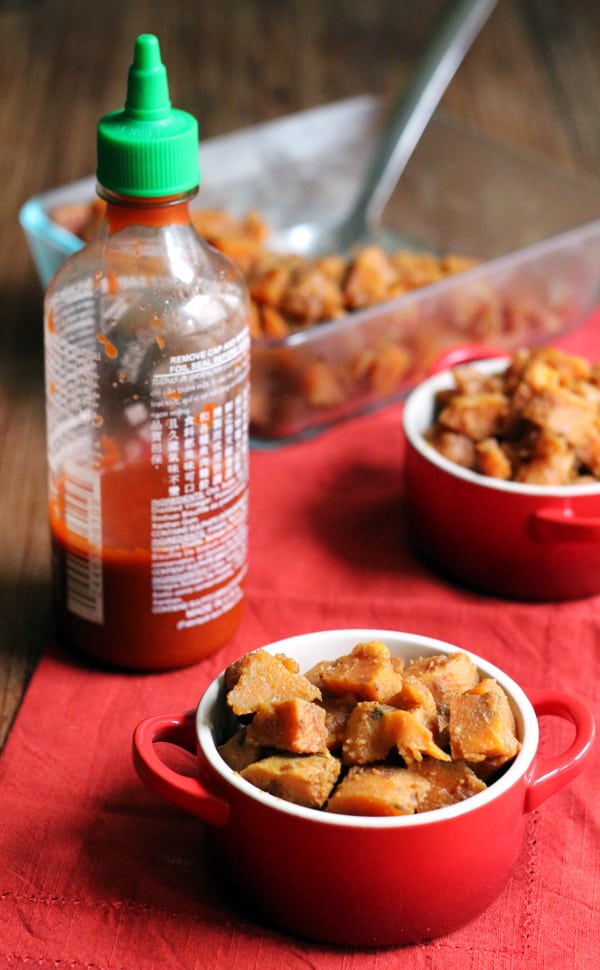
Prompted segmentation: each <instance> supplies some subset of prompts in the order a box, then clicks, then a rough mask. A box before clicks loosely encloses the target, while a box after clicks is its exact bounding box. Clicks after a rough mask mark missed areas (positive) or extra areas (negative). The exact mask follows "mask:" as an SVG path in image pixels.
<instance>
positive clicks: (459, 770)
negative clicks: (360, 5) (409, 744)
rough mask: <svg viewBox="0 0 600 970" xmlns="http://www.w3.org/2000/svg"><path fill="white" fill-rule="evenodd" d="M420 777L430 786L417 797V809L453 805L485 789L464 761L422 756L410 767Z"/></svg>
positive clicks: (426, 809)
mask: <svg viewBox="0 0 600 970" xmlns="http://www.w3.org/2000/svg"><path fill="white" fill-rule="evenodd" d="M411 771H414V772H416V774H418V776H419V777H420V778H425V779H426V780H427V781H428V782H429V783H430V786H431V787H430V788H429V789H428V790H426V791H424V792H423V794H422V795H420V797H419V799H418V805H419V807H418V811H419V812H429V811H431V810H432V809H434V808H443V807H444V806H445V805H454V804H455V802H462V801H463V800H464V799H465V798H470V797H471V795H475V794H476V793H477V792H480V791H485V787H486V786H485V784H484V782H483V781H481V779H480V778H478V777H477V775H476V774H475V772H474V771H473V769H472V768H470V767H469V766H468V765H466V764H465V763H464V761H437V760H436V759H435V758H423V761H421V762H420V763H419V764H415V765H413V766H412V767H411Z"/></svg>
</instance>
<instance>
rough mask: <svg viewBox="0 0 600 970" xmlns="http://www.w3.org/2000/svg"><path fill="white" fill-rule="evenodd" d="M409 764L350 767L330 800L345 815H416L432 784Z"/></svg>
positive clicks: (329, 807) (330, 808)
mask: <svg viewBox="0 0 600 970" xmlns="http://www.w3.org/2000/svg"><path fill="white" fill-rule="evenodd" d="M430 787H431V786H430V783H429V782H428V781H427V779H426V778H421V777H419V775H417V774H416V773H415V772H413V771H408V770H407V769H406V768H391V767H389V768H388V767H386V766H383V765H382V766H375V767H369V768H360V767H356V768H350V770H349V772H348V774H347V775H346V777H345V778H344V779H343V780H342V781H341V782H340V784H339V785H338V787H337V788H336V790H335V791H334V793H333V795H332V796H331V798H330V799H329V802H328V804H327V811H328V812H336V813H339V814H341V815H413V814H414V813H415V812H416V811H417V809H418V806H419V801H420V799H422V798H423V797H424V796H425V794H426V793H427V791H428V790H429V788H430Z"/></svg>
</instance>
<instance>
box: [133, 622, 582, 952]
mask: <svg viewBox="0 0 600 970" xmlns="http://www.w3.org/2000/svg"><path fill="white" fill-rule="evenodd" d="M373 639H377V640H383V641H384V642H385V643H387V644H388V646H389V648H390V650H391V651H392V653H393V654H396V655H398V656H402V657H404V658H407V659H408V658H411V657H417V656H426V655H434V654H438V653H449V652H452V651H453V650H456V649H458V648H457V647H453V646H451V645H449V644H447V643H444V642H441V641H438V640H432V639H430V638H426V637H420V636H415V635H412V634H406V633H394V632H389V631H381V630H336V631H327V632H323V633H313V634H308V635H306V636H299V637H292V638H290V639H288V640H281V641H279V642H277V643H274V644H271V645H270V646H268V647H266V648H265V649H267V650H270V651H271V652H273V653H285V654H286V655H288V656H290V657H293V658H294V659H296V660H297V661H298V663H299V664H300V669H301V670H307V669H309V668H310V667H311V666H312V665H313V664H314V663H316V662H317V661H319V660H322V659H333V658H335V657H337V656H340V655H342V654H344V653H347V652H349V651H350V650H351V649H352V647H353V646H354V645H355V644H356V643H359V642H363V641H368V640H373ZM473 660H474V662H475V663H476V665H477V666H478V668H479V670H480V671H481V673H482V674H483V675H485V676H489V677H494V678H495V679H496V680H497V681H498V683H499V684H501V685H502V687H503V688H504V690H505V691H506V693H507V694H508V697H509V699H510V703H511V705H512V707H513V710H514V712H515V716H516V721H517V726H518V733H519V736H520V739H521V741H522V748H521V751H520V753H519V754H518V756H517V757H516V759H515V761H514V762H513V763H512V764H511V766H510V767H509V768H508V770H507V771H506V772H505V774H504V775H502V777H501V778H499V779H498V780H497V781H496V782H494V783H493V784H492V785H490V787H489V788H488V789H487V790H486V791H484V792H480V793H478V794H476V795H474V796H472V797H471V798H469V799H467V800H465V801H463V802H461V803H459V804H457V805H453V806H450V807H448V808H442V809H436V810H435V811H431V812H425V813H423V814H420V815H411V816H401V817H395V818H363V817H353V816H344V815H334V814H328V813H325V812H321V811H317V810H315V809H308V808H303V807H299V806H297V805H293V804H291V803H289V802H286V801H283V800H282V799H280V798H277V797H275V796H273V795H270V794H267V793H265V792H262V791H260V790H259V789H257V788H255V787H254V786H253V785H251V784H250V783H249V782H247V781H245V780H244V779H243V778H241V777H240V776H239V775H237V774H236V773H235V772H234V771H232V770H231V769H230V768H229V767H228V766H227V765H226V764H225V762H224V761H223V759H222V758H221V757H220V755H219V753H218V751H217V747H216V745H217V743H219V742H220V740H221V737H222V730H223V720H224V718H223V711H224V687H223V675H220V676H219V677H217V678H216V679H215V680H214V681H213V682H212V683H211V684H210V686H209V687H208V689H207V690H206V692H205V694H204V695H203V697H202V699H201V701H200V704H199V706H198V709H197V711H196V712H191V713H182V714H175V715H164V716H162V715H161V716H158V717H151V718H148V719H147V720H145V721H143V722H142V723H141V724H140V725H139V726H138V728H137V730H136V732H135V736H134V762H135V765H136V768H137V771H138V773H139V775H140V776H141V778H142V780H143V781H144V782H145V783H146V784H147V785H148V787H149V788H151V789H152V790H153V791H155V792H157V793H158V794H159V795H161V796H163V797H164V798H166V799H167V800H168V801H170V802H173V803H175V804H176V805H178V806H179V807H181V808H183V809H185V810H187V811H189V812H192V813H193V814H194V815H197V816H198V817H199V818H201V819H203V820H204V821H205V822H208V823H209V824H210V825H211V826H212V835H211V838H210V842H211V844H212V845H213V849H214V852H215V855H216V858H217V860H218V865H219V868H220V869H221V870H222V871H223V872H224V873H225V875H226V878H227V880H228V882H229V884H230V885H231V887H232V888H233V889H235V890H237V891H238V892H239V893H240V894H241V895H242V896H243V898H244V899H245V900H246V901H247V902H248V903H249V904H250V905H251V906H252V908H253V910H254V911H255V912H256V913H257V914H258V915H259V916H260V918H261V919H262V920H264V921H265V922H268V923H269V924H271V925H274V926H277V927H279V928H280V929H283V930H284V931H287V932H290V933H293V934H295V935H299V936H303V937H308V938H311V939H315V940H320V941H325V942H329V943H337V944H343V945H355V946H386V945H397V944H404V943H411V942H416V941H419V940H427V939H431V938H432V937H436V936H440V935H442V934H444V933H448V932H450V931H451V930H454V929H455V928H457V927H458V926H460V925H461V924H464V923H466V922H468V921H469V920H471V919H472V918H473V917H475V916H476V915H477V914H478V913H480V912H481V911H482V910H483V909H484V908H485V907H486V906H487V905H488V904H489V903H491V902H492V900H493V899H494V898H495V897H496V896H497V895H498V894H499V893H500V892H501V891H502V889H503V887H504V885H505V884H506V882H507V880H508V878H509V876H510V874H511V872H512V870H513V867H514V865H515V863H516V860H517V857H518V855H519V850H520V846H521V841H522V837H523V831H524V827H525V822H526V817H527V813H528V812H530V811H531V810H532V809H534V808H537V806H538V805H540V804H541V803H542V802H543V801H544V800H545V799H546V798H548V796H550V795H552V794H553V793H554V792H556V791H558V790H559V789H560V788H562V786H563V785H565V784H566V783H567V782H569V781H570V780H571V779H573V778H574V777H575V776H576V775H577V774H578V773H579V772H580V771H581V769H582V767H583V765H584V762H585V761H586V759H587V757H588V755H589V754H590V751H591V747H592V743H593V736H594V722H593V718H592V715H591V713H590V712H589V711H588V709H587V708H586V707H585V706H584V705H582V704H581V703H580V702H578V701H577V700H575V699H574V698H572V697H568V696H565V695H564V694H562V693H558V692H554V691H531V692H530V693H529V695H526V694H525V693H524V691H523V690H522V689H521V688H520V687H519V686H517V684H516V683H514V681H512V680H511V679H510V678H509V677H507V675H506V674H504V673H502V672H501V671H500V670H498V669H496V668H495V667H493V666H492V665H491V664H489V663H487V662H486V661H485V660H481V659H480V658H478V657H475V656H473ZM546 714H549V715H555V716H557V717H559V718H563V719H565V720H567V721H571V722H572V723H573V724H574V725H575V737H574V739H573V741H572V743H571V744H570V745H569V747H568V748H567V750H566V751H565V752H564V753H562V754H560V755H557V756H553V757H549V758H544V757H541V756H539V755H538V753H537V751H538V716H539V715H546ZM159 741H169V742H171V743H173V744H175V745H179V746H180V747H182V748H186V749H187V750H189V751H192V752H196V754H197V762H198V776H197V777H192V778H190V777H187V776H184V775H182V774H179V773H178V772H177V771H176V770H174V769H172V768H170V767H168V766H167V765H166V764H165V763H164V761H163V760H162V759H161V757H160V754H159V751H158V748H157V742H159Z"/></svg>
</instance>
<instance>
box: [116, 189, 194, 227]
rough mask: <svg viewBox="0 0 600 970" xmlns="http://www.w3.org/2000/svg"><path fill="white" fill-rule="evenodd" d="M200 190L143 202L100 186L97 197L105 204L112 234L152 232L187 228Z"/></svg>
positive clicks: (140, 199) (143, 200)
mask: <svg viewBox="0 0 600 970" xmlns="http://www.w3.org/2000/svg"><path fill="white" fill-rule="evenodd" d="M197 191H198V189H197V188H196V189H192V190H191V191H189V192H183V193H181V194H180V195H169V196H165V197H162V198H152V199H142V198H138V197H134V196H129V195H118V194H117V193H115V192H110V191H109V190H108V189H105V188H104V187H103V186H101V185H99V186H98V187H97V192H98V195H99V196H100V198H101V199H104V201H105V202H106V221H107V223H108V231H109V232H110V233H111V234H112V233H116V232H120V230H121V229H126V228H128V227H129V226H148V227H149V228H151V229H159V228H161V227H162V226H187V225H189V224H190V210H189V202H190V199H193V198H194V196H195V195H196V193H197Z"/></svg>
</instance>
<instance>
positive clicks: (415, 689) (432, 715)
mask: <svg viewBox="0 0 600 970" xmlns="http://www.w3.org/2000/svg"><path fill="white" fill-rule="evenodd" d="M389 703H390V704H393V706H394V707H400V708H402V710H404V711H409V712H410V713H411V714H412V715H413V716H414V717H416V719H417V720H418V721H420V722H421V724H423V725H424V726H425V727H426V728H428V729H429V730H430V731H431V732H432V733H435V732H436V731H437V726H438V718H437V707H436V703H435V699H434V696H433V694H432V693H431V690H430V689H429V687H428V686H427V684H425V683H424V682H423V681H422V680H419V678H418V677H412V676H411V675H410V674H405V676H404V677H403V680H402V688H401V690H400V692H399V693H398V694H396V695H395V696H394V697H392V698H390V701H389Z"/></svg>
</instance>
